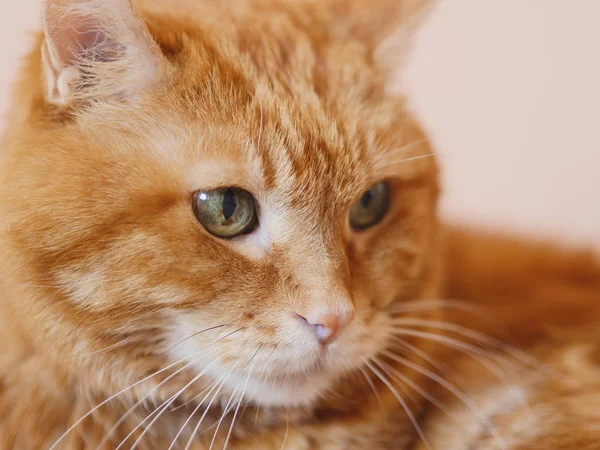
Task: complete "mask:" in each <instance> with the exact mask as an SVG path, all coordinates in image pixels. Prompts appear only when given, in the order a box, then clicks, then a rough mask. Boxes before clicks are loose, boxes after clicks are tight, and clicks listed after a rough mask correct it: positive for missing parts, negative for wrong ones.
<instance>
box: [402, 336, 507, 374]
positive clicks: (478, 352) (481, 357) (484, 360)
mask: <svg viewBox="0 0 600 450" xmlns="http://www.w3.org/2000/svg"><path fill="white" fill-rule="evenodd" d="M393 332H394V333H395V334H400V335H406V336H414V337H421V338H423V339H429V340H431V341H435V342H439V343H441V344H443V345H446V346H448V347H450V348H454V349H456V350H458V351H460V352H461V353H464V354H466V355H468V356H470V357H471V358H473V359H474V360H475V361H477V362H478V363H479V364H481V365H482V366H484V367H485V368H486V369H488V370H489V371H490V372H491V373H492V374H494V375H495V376H497V377H498V378H499V379H500V380H502V379H504V377H506V374H505V373H504V371H503V370H502V366H501V365H500V362H499V361H501V362H502V363H504V364H506V365H507V366H508V367H509V368H510V369H512V370H514V372H515V373H518V370H517V368H516V366H515V365H514V364H513V363H512V362H511V361H509V360H507V359H506V358H505V357H502V356H501V355H495V356H496V359H497V360H494V358H493V357H492V354H491V353H490V352H489V351H486V350H485V349H483V348H481V347H477V346H475V345H471V344H468V343H466V342H462V341H459V340H457V339H454V338H452V337H449V336H443V335H438V334H435V333H430V332H426V331H419V330H413V329H409V328H396V329H394V331H393ZM498 370H500V372H498Z"/></svg>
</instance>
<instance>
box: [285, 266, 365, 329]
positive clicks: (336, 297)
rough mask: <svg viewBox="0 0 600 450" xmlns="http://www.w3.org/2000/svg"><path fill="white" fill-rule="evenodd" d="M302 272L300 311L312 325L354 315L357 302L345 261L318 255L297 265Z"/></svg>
mask: <svg viewBox="0 0 600 450" xmlns="http://www.w3.org/2000/svg"><path fill="white" fill-rule="evenodd" d="M298 264H299V267H300V268H301V269H300V271H299V272H297V273H298V274H299V276H300V280H298V281H299V289H300V292H297V293H296V295H297V297H298V305H297V311H296V312H298V313H299V314H301V315H302V316H304V317H305V318H306V319H307V320H308V321H309V322H311V323H320V321H322V320H325V319H323V317H326V318H327V317H328V318H332V317H338V318H339V317H343V318H345V317H348V316H350V315H353V314H354V302H353V299H352V294H351V292H350V290H349V270H348V267H347V265H348V264H347V261H346V260H345V258H342V257H340V256H339V255H318V256H313V257H312V258H311V257H309V258H307V259H306V260H305V261H303V262H298ZM344 321H345V319H344V320H342V322H344Z"/></svg>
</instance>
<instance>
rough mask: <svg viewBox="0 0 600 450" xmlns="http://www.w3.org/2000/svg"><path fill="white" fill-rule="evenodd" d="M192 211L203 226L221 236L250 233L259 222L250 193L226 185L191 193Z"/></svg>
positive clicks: (231, 236)
mask: <svg viewBox="0 0 600 450" xmlns="http://www.w3.org/2000/svg"><path fill="white" fill-rule="evenodd" d="M193 202H194V204H193V207H194V213H195V214H196V217H197V218H198V220H199V221H200V223H201V224H202V225H203V226H204V228H206V230H207V231H208V232H209V233H211V234H214V235H215V236H218V237H221V238H234V237H236V236H240V235H242V234H247V233H250V232H251V231H252V230H254V228H256V225H257V224H258V221H257V216H256V205H255V202H254V198H253V197H252V195H251V194H250V193H249V192H247V191H245V190H243V189H239V188H235V187H225V188H219V189H213V190H209V191H198V192H196V193H195V194H194V200H193Z"/></svg>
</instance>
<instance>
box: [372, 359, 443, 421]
mask: <svg viewBox="0 0 600 450" xmlns="http://www.w3.org/2000/svg"><path fill="white" fill-rule="evenodd" d="M383 354H384V355H387V352H385V353H383ZM373 362H374V363H375V364H377V365H379V367H380V368H381V369H382V370H384V371H385V372H386V373H387V374H388V375H389V376H395V377H396V378H397V379H398V380H399V381H401V382H402V383H404V384H406V385H407V386H409V387H411V388H412V389H414V390H415V391H416V392H417V393H418V394H420V395H421V396H422V397H423V398H424V399H426V400H427V401H429V402H430V403H431V404H432V405H434V406H436V407H437V408H439V409H440V411H442V412H443V413H444V414H445V415H446V416H448V417H450V418H453V415H452V414H451V413H450V412H449V411H448V408H446V406H445V405H444V404H443V403H442V402H441V401H440V400H439V399H438V398H436V397H434V396H433V395H431V394H429V393H428V392H427V391H425V390H424V389H422V388H421V387H420V386H419V385H418V384H416V383H415V382H414V381H412V380H411V379H410V378H409V377H407V376H406V375H404V374H403V373H402V372H400V371H399V370H396V369H395V368H394V367H392V366H390V365H389V364H385V363H384V362H382V361H377V360H375V359H374V360H373ZM386 368H387V369H386Z"/></svg>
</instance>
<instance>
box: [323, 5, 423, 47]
mask: <svg viewBox="0 0 600 450" xmlns="http://www.w3.org/2000/svg"><path fill="white" fill-rule="evenodd" d="M433 3H434V0H333V3H332V4H333V7H334V9H335V13H336V16H337V17H338V18H340V19H341V20H342V21H343V22H345V27H346V28H347V32H348V33H349V34H351V35H352V36H353V37H354V38H358V39H361V40H364V41H368V42H370V43H372V44H374V45H378V44H381V43H382V42H384V41H385V40H386V39H387V38H389V37H390V36H391V35H393V34H395V33H396V32H397V30H398V29H403V30H410V29H414V28H415V27H416V25H418V24H419V23H420V22H421V20H422V19H423V17H424V16H425V13H426V12H427V11H428V10H429V9H430V8H431V6H432V4H433Z"/></svg>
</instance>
